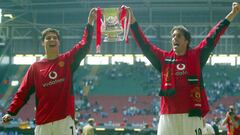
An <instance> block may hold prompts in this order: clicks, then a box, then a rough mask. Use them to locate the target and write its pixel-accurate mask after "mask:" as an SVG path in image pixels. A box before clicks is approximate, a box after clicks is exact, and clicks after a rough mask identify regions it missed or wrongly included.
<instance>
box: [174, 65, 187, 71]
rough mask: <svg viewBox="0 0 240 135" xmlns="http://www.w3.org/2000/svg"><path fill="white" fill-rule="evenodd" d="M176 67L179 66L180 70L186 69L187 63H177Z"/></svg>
mask: <svg viewBox="0 0 240 135" xmlns="http://www.w3.org/2000/svg"><path fill="white" fill-rule="evenodd" d="M176 67H177V69H178V70H184V69H185V68H186V66H185V64H182V63H181V64H177V66H176Z"/></svg>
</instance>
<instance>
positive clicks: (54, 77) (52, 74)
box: [48, 71, 57, 80]
mask: <svg viewBox="0 0 240 135" xmlns="http://www.w3.org/2000/svg"><path fill="white" fill-rule="evenodd" d="M48 77H49V78H50V79H52V80H54V79H56V78H57V72H55V71H51V72H50V73H49V74H48Z"/></svg>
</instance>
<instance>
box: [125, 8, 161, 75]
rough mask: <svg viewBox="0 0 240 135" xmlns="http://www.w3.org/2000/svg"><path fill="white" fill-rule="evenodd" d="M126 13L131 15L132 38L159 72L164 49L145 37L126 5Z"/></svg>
mask: <svg viewBox="0 0 240 135" xmlns="http://www.w3.org/2000/svg"><path fill="white" fill-rule="evenodd" d="M126 9H127V11H128V12H127V13H128V15H130V16H131V19H130V24H131V32H132V36H133V38H134V39H135V40H136V42H137V44H138V45H139V47H140V48H141V50H142V52H143V54H144V55H145V56H146V57H147V58H148V60H149V61H150V62H151V63H152V65H153V66H154V67H155V68H156V69H157V70H158V71H160V72H161V61H162V59H161V58H162V55H163V54H164V52H165V51H163V50H161V49H160V48H158V47H157V46H155V45H153V44H152V43H151V42H150V41H149V40H148V39H147V37H146V36H145V35H144V33H143V31H142V30H141V28H140V26H139V25H138V23H137V21H136V18H135V16H134V14H133V11H132V9H131V8H129V7H126Z"/></svg>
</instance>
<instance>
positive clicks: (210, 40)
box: [197, 2, 240, 66]
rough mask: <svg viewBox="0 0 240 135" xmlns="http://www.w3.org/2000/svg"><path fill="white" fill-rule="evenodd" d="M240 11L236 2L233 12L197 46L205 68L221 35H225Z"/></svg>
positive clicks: (239, 6) (233, 5)
mask: <svg viewBox="0 0 240 135" xmlns="http://www.w3.org/2000/svg"><path fill="white" fill-rule="evenodd" d="M239 11H240V5H239V4H238V3H236V2H233V4H232V10H231V11H230V12H229V13H228V14H227V16H226V17H225V18H224V19H223V20H221V21H220V22H218V23H217V24H216V25H215V26H214V27H213V28H212V29H211V30H210V32H209V33H208V35H207V36H206V37H205V39H204V40H203V41H202V42H201V43H200V44H199V46H197V48H198V49H200V53H201V58H200V61H201V66H204V65H205V64H206V62H207V60H208V57H209V56H210V54H211V52H212V51H213V49H214V48H215V47H216V45H217V43H218V41H219V40H220V37H221V35H223V34H224V32H225V31H226V29H227V28H228V26H229V24H230V22H231V21H232V20H233V19H234V18H235V16H236V15H237V14H238V13H239Z"/></svg>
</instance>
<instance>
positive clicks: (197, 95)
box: [191, 87, 201, 102]
mask: <svg viewBox="0 0 240 135" xmlns="http://www.w3.org/2000/svg"><path fill="white" fill-rule="evenodd" d="M200 91H201V90H200V87H194V88H193V89H192V90H191V97H192V100H193V101H195V102H201V92H200Z"/></svg>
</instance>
